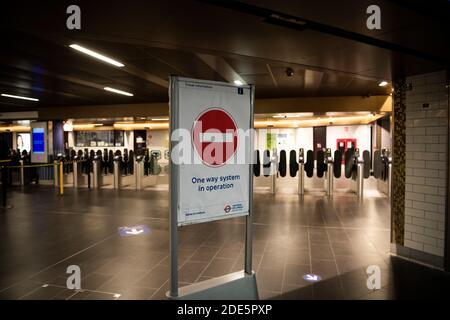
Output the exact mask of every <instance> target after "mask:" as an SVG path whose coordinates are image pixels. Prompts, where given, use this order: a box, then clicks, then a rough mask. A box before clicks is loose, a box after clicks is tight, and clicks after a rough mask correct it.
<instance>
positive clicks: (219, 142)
mask: <svg viewBox="0 0 450 320" xmlns="http://www.w3.org/2000/svg"><path fill="white" fill-rule="evenodd" d="M192 141H193V144H194V148H195V150H196V152H197V154H198V155H199V156H200V158H201V159H202V161H203V163H204V164H206V165H207V166H211V167H220V166H223V165H224V164H225V163H226V162H227V161H228V160H230V158H231V157H232V156H233V155H234V154H235V153H236V149H237V144H238V137H237V126H236V123H235V122H234V119H233V118H232V117H231V115H230V114H229V113H227V112H226V111H224V110H222V109H218V108H212V109H208V110H206V111H204V112H203V113H201V114H200V115H199V116H198V117H197V119H196V120H195V122H194V126H193V128H192Z"/></svg>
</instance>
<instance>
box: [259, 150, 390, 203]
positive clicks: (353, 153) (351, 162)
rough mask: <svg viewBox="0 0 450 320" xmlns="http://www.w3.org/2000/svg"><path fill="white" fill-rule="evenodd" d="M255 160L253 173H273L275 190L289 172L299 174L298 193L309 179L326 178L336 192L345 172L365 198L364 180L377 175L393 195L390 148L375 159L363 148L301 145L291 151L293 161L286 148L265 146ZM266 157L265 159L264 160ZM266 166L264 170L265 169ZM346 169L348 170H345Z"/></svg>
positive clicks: (328, 186) (327, 190)
mask: <svg viewBox="0 0 450 320" xmlns="http://www.w3.org/2000/svg"><path fill="white" fill-rule="evenodd" d="M255 158H256V161H255V164H254V165H253V174H254V176H255V177H259V176H264V177H271V178H272V179H271V185H270V190H271V192H272V193H273V194H275V191H276V189H277V178H278V177H279V176H280V177H286V176H287V175H288V174H289V175H290V176H291V177H292V178H294V177H298V194H300V195H303V194H305V179H307V178H313V176H314V174H316V176H317V177H318V178H323V179H325V181H324V182H325V184H324V186H325V193H326V194H327V195H329V196H331V195H333V190H334V179H337V178H341V176H344V177H345V178H347V179H352V180H353V181H354V183H355V193H356V195H357V196H358V197H360V198H362V197H363V194H364V180H366V179H369V178H370V177H371V176H373V177H374V178H376V179H379V180H382V181H385V182H386V183H387V185H388V191H387V194H388V196H389V197H390V195H391V186H392V183H391V178H392V157H391V153H390V150H389V149H382V150H376V151H374V153H373V159H372V158H371V155H370V152H369V151H367V150H365V151H363V152H360V150H359V149H354V148H351V149H348V150H346V151H345V152H342V151H341V150H336V151H335V152H334V154H332V152H331V149H329V148H326V149H321V150H318V151H316V152H315V153H314V152H313V151H312V150H308V151H307V152H306V156H305V151H304V149H299V151H298V155H297V151H296V150H291V151H290V152H289V161H288V160H287V153H286V151H285V150H281V151H280V152H278V151H277V149H273V150H272V153H271V152H270V150H264V151H263V153H262V155H261V153H260V151H259V150H257V151H255ZM261 160H262V161H261ZM261 169H262V170H261ZM342 171H344V172H342Z"/></svg>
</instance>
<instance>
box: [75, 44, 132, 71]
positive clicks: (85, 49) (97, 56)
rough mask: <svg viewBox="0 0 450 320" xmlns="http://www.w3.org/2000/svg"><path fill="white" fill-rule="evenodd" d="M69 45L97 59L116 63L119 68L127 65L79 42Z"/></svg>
mask: <svg viewBox="0 0 450 320" xmlns="http://www.w3.org/2000/svg"><path fill="white" fill-rule="evenodd" d="M69 47H71V48H72V49H75V50H77V51H80V52H82V53H84V54H87V55H88V56H91V57H93V58H96V59H98V60H102V61H104V62H107V63H109V64H112V65H114V66H116V67H119V68H121V67H125V65H124V64H123V63H122V62H119V61H117V60H114V59H112V58H109V57H107V56H105V55H103V54H101V53H98V52H95V51H93V50H90V49H88V48H85V47H82V46H80V45H78V44H71V45H70V46H69Z"/></svg>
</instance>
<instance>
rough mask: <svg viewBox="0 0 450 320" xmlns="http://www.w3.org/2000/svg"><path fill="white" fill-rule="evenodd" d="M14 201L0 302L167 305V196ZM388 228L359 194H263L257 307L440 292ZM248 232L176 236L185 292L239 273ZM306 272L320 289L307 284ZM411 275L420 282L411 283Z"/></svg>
mask: <svg viewBox="0 0 450 320" xmlns="http://www.w3.org/2000/svg"><path fill="white" fill-rule="evenodd" d="M9 201H10V203H12V204H13V206H14V207H13V208H12V209H9V210H4V211H1V212H0V234H1V239H2V240H1V241H0V261H1V264H0V299H164V298H165V292H166V291H167V290H168V278H169V267H168V266H169V252H168V246H169V234H168V219H167V217H168V194H167V191H142V192H137V191H131V190H122V191H119V192H116V191H114V190H101V191H93V190H92V191H88V190H79V191H75V190H72V189H67V190H66V193H65V195H64V196H62V197H61V196H58V195H56V194H55V190H54V189H52V188H50V187H42V186H41V187H36V186H30V187H27V188H26V189H25V190H23V191H22V190H19V189H18V190H15V191H13V192H12V193H11V195H10V199H9ZM139 224H145V225H147V226H148V227H150V229H151V232H150V233H148V234H145V235H140V236H133V237H121V236H120V235H119V233H118V230H117V228H118V227H121V226H131V225H139ZM389 224H390V218H389V210H388V201H387V200H386V199H383V198H370V199H369V198H368V199H365V200H364V202H363V203H359V202H358V201H357V199H356V198H355V197H353V196H351V195H336V196H335V197H333V198H331V199H327V198H326V197H325V196H320V195H305V196H304V197H303V198H300V197H299V196H297V195H295V194H289V195H288V194H285V195H276V196H272V195H269V194H262V193H257V194H255V198H254V240H253V241H254V243H253V266H254V270H255V271H256V273H257V282H258V289H259V294H260V297H261V298H263V299H265V298H283V299H358V298H363V299H365V298H375V299H382V298H401V297H410V296H411V291H410V290H408V286H410V285H411V286H412V285H414V281H416V282H419V279H421V281H420V284H419V285H422V287H423V286H424V284H423V281H422V280H423V278H424V277H425V278H426V279H428V278H429V279H430V281H431V282H429V283H430V287H432V289H431V290H434V291H432V292H434V293H436V294H439V293H440V292H441V291H440V290H441V287H442V288H444V287H445V285H447V286H448V284H449V277H448V275H446V274H445V273H442V272H439V271H436V270H432V269H428V268H425V267H422V266H419V265H415V264H412V263H410V262H406V261H403V260H399V259H397V258H391V257H390V256H389V255H388V254H387V253H388V248H389ZM244 228H245V224H244V220H243V219H242V218H239V219H232V220H224V221H221V222H213V223H207V224H198V225H192V226H187V227H182V228H180V231H179V280H180V286H183V285H186V284H189V283H193V282H197V281H202V280H206V279H210V278H212V277H217V276H220V275H224V274H226V273H229V272H232V271H238V270H241V269H242V268H243V263H244V243H243V240H244ZM372 264H376V265H378V266H379V267H380V268H381V271H382V287H383V289H382V290H378V291H375V292H371V291H369V290H368V289H367V286H366V280H367V275H366V273H365V269H366V267H367V266H368V265H372ZM69 265H78V266H80V268H81V274H82V281H81V286H82V289H83V290H81V291H73V290H68V289H67V288H66V279H67V276H68V275H67V274H66V268H67V267H68V266H69ZM405 270H406V271H407V272H406V271H405ZM306 273H314V274H317V275H320V276H321V278H322V281H320V282H317V283H315V284H311V283H308V282H306V281H305V280H303V275H304V274H306ZM409 275H414V278H411V279H410V278H407V279H406V278H404V277H409ZM421 277H422V278H421ZM425 283H426V282H425ZM431 284H434V285H433V286H431ZM444 294H445V293H444ZM119 295H120V296H119Z"/></svg>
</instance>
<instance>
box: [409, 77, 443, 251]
mask: <svg viewBox="0 0 450 320" xmlns="http://www.w3.org/2000/svg"><path fill="white" fill-rule="evenodd" d="M409 83H411V84H412V90H408V91H406V180H405V237H404V246H405V247H407V248H411V249H415V250H418V251H421V252H425V253H427V254H431V255H435V256H439V257H443V256H444V237H445V206H446V193H447V190H446V180H447V167H448V165H447V154H446V152H447V139H448V137H447V133H448V128H447V126H448V123H447V122H448V117H447V112H448V98H447V89H446V88H445V83H446V74H445V72H436V73H430V74H425V75H420V76H414V77H410V78H407V79H406V84H409ZM424 104H428V107H426V106H425V107H424Z"/></svg>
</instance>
